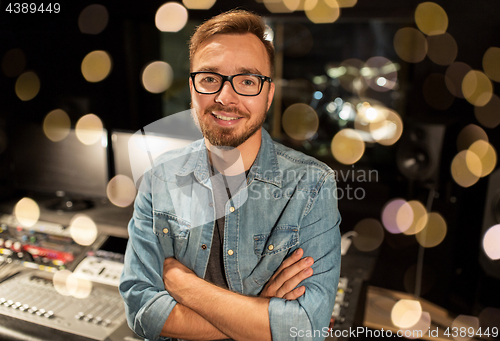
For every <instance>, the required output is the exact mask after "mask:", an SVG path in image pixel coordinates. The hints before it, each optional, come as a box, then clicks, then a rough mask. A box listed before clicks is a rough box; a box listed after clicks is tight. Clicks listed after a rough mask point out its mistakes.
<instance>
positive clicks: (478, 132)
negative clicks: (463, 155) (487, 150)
mask: <svg viewBox="0 0 500 341" xmlns="http://www.w3.org/2000/svg"><path fill="white" fill-rule="evenodd" d="M479 140H482V141H486V142H488V141H489V140H488V135H487V134H486V132H485V131H484V130H483V129H482V128H481V127H479V126H477V125H475V124H469V125H467V126H466V127H465V128H464V129H462V130H461V131H460V133H458V136H457V150H458V151H462V150H466V149H469V147H470V146H471V145H472V144H473V143H474V142H476V141H479Z"/></svg>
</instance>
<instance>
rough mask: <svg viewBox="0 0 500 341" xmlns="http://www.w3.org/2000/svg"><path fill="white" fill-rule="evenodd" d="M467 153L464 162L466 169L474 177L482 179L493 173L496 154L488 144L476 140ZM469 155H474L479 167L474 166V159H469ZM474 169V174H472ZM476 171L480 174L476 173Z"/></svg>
mask: <svg viewBox="0 0 500 341" xmlns="http://www.w3.org/2000/svg"><path fill="white" fill-rule="evenodd" d="M469 152H470V153H468V154H467V155H466V159H465V161H466V162H467V167H468V168H469V170H470V171H471V172H473V173H474V175H477V176H479V177H481V178H483V177H485V176H488V175H489V174H490V173H491V172H493V170H494V169H495V166H496V165H497V153H496V151H495V148H493V146H492V145H491V144H490V143H488V142H486V141H483V140H478V141H476V142H474V143H473V144H472V145H471V146H470V147H469ZM470 155H476V156H477V157H478V158H479V161H480V163H481V165H480V167H479V166H476V165H474V158H472V157H470ZM474 169H476V172H474ZM478 170H480V172H477V171H478Z"/></svg>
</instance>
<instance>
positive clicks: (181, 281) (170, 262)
mask: <svg viewBox="0 0 500 341" xmlns="http://www.w3.org/2000/svg"><path fill="white" fill-rule="evenodd" d="M197 279H198V276H196V274H195V273H194V272H193V271H192V270H191V269H189V268H188V267H186V266H184V265H183V264H182V263H181V262H179V261H178V260H177V259H175V258H173V257H170V258H167V259H165V261H164V262H163V284H164V285H165V290H167V291H168V293H169V294H170V296H172V297H173V298H174V299H175V300H176V301H177V302H179V303H180V302H181V301H182V290H183V289H188V285H189V284H193V282H194V281H196V280H197Z"/></svg>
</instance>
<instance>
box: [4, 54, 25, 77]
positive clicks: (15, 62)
mask: <svg viewBox="0 0 500 341" xmlns="http://www.w3.org/2000/svg"><path fill="white" fill-rule="evenodd" d="M25 67H26V56H25V55H24V52H23V51H22V50H21V49H17V48H16V49H11V50H9V51H7V52H6V53H5V55H4V56H3V59H2V71H3V73H4V74H5V75H6V76H7V77H16V76H19V75H20V74H21V72H23V70H24V68H25Z"/></svg>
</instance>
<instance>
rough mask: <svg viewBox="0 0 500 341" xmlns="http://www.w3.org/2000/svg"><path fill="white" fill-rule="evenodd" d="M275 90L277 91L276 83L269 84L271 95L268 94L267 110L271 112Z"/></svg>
mask: <svg viewBox="0 0 500 341" xmlns="http://www.w3.org/2000/svg"><path fill="white" fill-rule="evenodd" d="M274 89H275V85H274V83H273V82H271V83H269V93H268V94H267V110H269V108H270V107H271V104H272V103H273V98H274ZM267 110H266V111H267Z"/></svg>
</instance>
